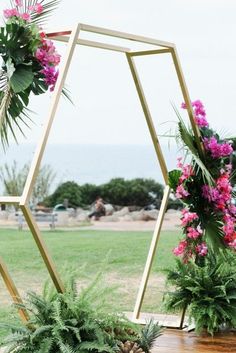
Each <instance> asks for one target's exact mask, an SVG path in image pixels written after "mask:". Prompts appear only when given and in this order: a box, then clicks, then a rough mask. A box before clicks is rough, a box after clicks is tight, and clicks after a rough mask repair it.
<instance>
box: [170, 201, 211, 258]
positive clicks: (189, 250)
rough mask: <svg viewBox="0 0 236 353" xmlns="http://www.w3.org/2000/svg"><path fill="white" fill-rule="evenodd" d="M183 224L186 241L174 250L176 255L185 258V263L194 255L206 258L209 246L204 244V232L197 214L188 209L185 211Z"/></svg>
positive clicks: (183, 212)
mask: <svg viewBox="0 0 236 353" xmlns="http://www.w3.org/2000/svg"><path fill="white" fill-rule="evenodd" d="M181 222H182V227H183V228H184V233H185V235H186V239H184V240H181V241H180V243H179V244H178V246H177V247H176V248H174V250H173V253H174V255H176V256H183V260H184V262H188V261H189V259H190V258H191V257H192V256H193V255H194V254H197V255H199V256H205V255H206V254H207V246H206V243H205V242H202V235H203V230H202V228H201V226H200V223H199V217H198V215H197V213H195V212H190V211H189V209H188V208H185V209H183V211H182V217H181Z"/></svg>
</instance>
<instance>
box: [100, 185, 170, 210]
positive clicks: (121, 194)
mask: <svg viewBox="0 0 236 353" xmlns="http://www.w3.org/2000/svg"><path fill="white" fill-rule="evenodd" d="M101 188H102V189H101V196H102V197H103V198H104V200H106V201H107V202H109V203H111V204H113V205H122V206H132V205H136V206H140V207H144V206H146V205H148V204H153V203H154V204H155V203H156V202H157V201H158V200H160V199H161V198H162V196H163V186H162V185H161V184H159V183H157V182H156V181H154V180H152V179H141V178H139V179H132V180H125V179H123V178H115V179H112V180H111V181H110V182H108V183H106V184H104V185H102V187H101Z"/></svg>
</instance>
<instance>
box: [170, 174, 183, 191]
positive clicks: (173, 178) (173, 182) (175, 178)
mask: <svg viewBox="0 0 236 353" xmlns="http://www.w3.org/2000/svg"><path fill="white" fill-rule="evenodd" d="M181 174H182V172H181V170H178V169H174V170H172V171H171V172H169V174H168V181H169V186H170V187H171V189H172V190H174V191H175V190H176V188H177V186H178V183H179V178H180V177H181Z"/></svg>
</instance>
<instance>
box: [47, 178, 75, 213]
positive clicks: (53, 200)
mask: <svg viewBox="0 0 236 353" xmlns="http://www.w3.org/2000/svg"><path fill="white" fill-rule="evenodd" d="M64 200H68V205H69V207H79V206H81V204H82V197H81V191H80V187H79V185H78V184H76V183H75V182H74V181H67V182H65V183H63V184H61V185H59V186H58V188H57V189H56V190H55V191H54V193H53V194H52V195H50V196H49V197H48V198H47V199H46V200H45V201H44V202H45V204H46V205H47V206H49V207H54V206H55V205H57V204H60V203H63V202H64Z"/></svg>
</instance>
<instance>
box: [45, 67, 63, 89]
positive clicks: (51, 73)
mask: <svg viewBox="0 0 236 353" xmlns="http://www.w3.org/2000/svg"><path fill="white" fill-rule="evenodd" d="M41 72H42V73H43V74H44V76H45V79H44V81H45V83H46V84H47V85H48V86H49V87H50V91H51V92H52V91H53V90H54V87H55V84H56V82H57V78H58V74H59V72H58V70H56V69H55V67H54V66H46V67H45V68H44V69H43V70H42V71H41Z"/></svg>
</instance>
